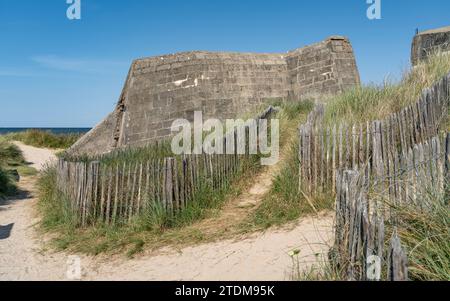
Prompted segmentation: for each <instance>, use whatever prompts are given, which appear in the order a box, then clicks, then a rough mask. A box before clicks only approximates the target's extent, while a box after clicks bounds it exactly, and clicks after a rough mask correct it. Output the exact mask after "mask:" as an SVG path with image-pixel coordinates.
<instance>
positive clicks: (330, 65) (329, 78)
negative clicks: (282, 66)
mask: <svg viewBox="0 0 450 301" xmlns="http://www.w3.org/2000/svg"><path fill="white" fill-rule="evenodd" d="M286 61H287V64H288V72H289V77H290V80H291V94H292V97H291V98H293V99H299V98H304V97H313V98H318V97H321V96H324V95H325V94H331V95H334V94H337V93H340V92H342V91H344V90H345V89H348V88H349V87H352V86H355V85H359V84H360V78H359V72H358V68H357V66H356V60H355V57H354V55H353V48H352V46H351V44H350V42H349V40H348V39H346V38H344V37H340V36H335V37H330V38H328V39H327V40H325V41H323V42H320V43H317V44H314V45H311V46H308V47H305V48H301V49H297V50H294V51H292V52H289V53H288V55H287V57H286Z"/></svg>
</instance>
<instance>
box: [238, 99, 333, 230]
mask: <svg viewBox="0 0 450 301" xmlns="http://www.w3.org/2000/svg"><path fill="white" fill-rule="evenodd" d="M279 106H280V108H281V112H280V113H279V119H280V148H281V158H280V160H281V163H280V164H281V169H280V172H279V173H278V174H277V175H276V176H275V179H274V181H273V186H272V189H271V191H270V192H269V193H268V194H267V195H266V196H265V198H264V199H263V202H262V204H261V205H260V206H259V207H258V209H257V210H256V211H255V212H254V213H253V214H252V215H251V216H250V217H249V219H248V220H247V221H246V222H245V223H244V224H243V225H242V227H243V229H245V230H255V229H266V228H269V227H271V226H274V225H282V224H284V223H287V222H290V221H294V220H297V219H298V218H299V217H300V216H302V215H307V214H310V213H315V212H319V211H321V210H325V209H331V208H332V204H333V199H332V198H331V197H327V196H324V197H323V198H321V199H320V200H319V199H316V200H314V204H313V205H312V203H311V200H308V199H307V198H306V196H304V195H302V194H301V193H300V192H299V191H298V189H297V188H298V178H299V174H298V172H299V161H298V147H299V145H298V131H297V129H298V125H299V124H301V123H303V122H305V121H306V117H307V116H308V114H309V112H310V111H311V110H312V109H313V107H314V104H313V103H312V102H311V101H303V102H300V103H295V102H289V103H286V104H279Z"/></svg>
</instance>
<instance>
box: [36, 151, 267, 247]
mask: <svg viewBox="0 0 450 301" xmlns="http://www.w3.org/2000/svg"><path fill="white" fill-rule="evenodd" d="M257 162H259V161H257V160H256V159H255V160H251V161H248V162H246V164H245V165H244V166H242V168H241V171H240V173H239V174H238V175H237V177H236V178H235V179H234V180H233V181H231V183H230V184H229V185H228V186H226V187H224V188H223V189H221V190H219V191H217V190H212V189H211V188H210V187H209V186H207V185H205V186H204V187H203V188H201V189H200V190H199V192H197V193H196V195H195V202H191V203H190V204H189V206H188V207H187V208H186V209H185V210H183V211H181V212H179V213H178V214H176V215H173V216H172V215H169V214H167V213H166V211H165V210H163V208H161V207H160V206H157V205H155V206H151V207H149V208H147V209H146V210H144V212H142V214H141V215H139V216H137V217H136V218H134V219H133V220H132V221H131V222H129V223H127V224H121V225H106V224H97V225H95V226H93V227H89V228H87V229H80V228H79V227H77V222H76V220H75V219H74V216H73V214H72V212H71V208H70V203H69V200H67V199H65V198H64V196H63V195H62V194H61V193H59V192H58V190H57V189H56V185H55V182H56V170H55V168H48V169H47V170H45V171H43V172H42V175H41V177H40V179H39V181H38V189H39V193H40V195H39V209H40V212H41V214H42V216H43V220H42V228H43V230H44V231H50V232H53V233H56V234H57V238H56V239H54V240H53V244H54V247H56V248H57V249H59V250H71V251H76V252H83V253H87V254H92V255H97V254H100V253H103V252H109V253H111V252H116V253H122V252H125V253H126V254H127V255H128V256H133V255H134V254H136V253H138V252H140V251H142V250H143V248H144V247H147V248H153V249H156V248H159V247H162V246H166V245H168V244H172V245H177V244H185V243H190V242H198V241H203V240H204V239H206V238H205V237H204V236H203V235H202V234H201V233H199V232H197V231H196V230H195V229H191V228H189V226H190V225H192V224H194V223H195V222H197V221H199V220H202V219H205V218H208V217H211V216H214V215H215V214H216V213H217V212H218V211H219V210H220V209H221V207H222V206H223V204H224V203H225V201H226V200H227V198H229V197H231V196H235V195H237V194H239V191H240V182H241V181H242V179H244V178H246V177H249V176H250V175H251V174H254V173H256V171H257V170H258V168H259V166H258V164H257Z"/></svg>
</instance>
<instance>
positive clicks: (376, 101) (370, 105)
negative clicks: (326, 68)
mask: <svg viewBox="0 0 450 301" xmlns="http://www.w3.org/2000/svg"><path fill="white" fill-rule="evenodd" d="M449 72H450V54H441V55H436V56H432V57H430V59H429V60H428V61H427V62H422V63H420V64H419V65H418V66H416V67H415V68H414V69H411V70H407V71H405V72H404V75H403V77H402V79H401V81H400V82H399V83H393V82H390V81H386V82H385V83H383V84H382V85H379V86H376V85H368V86H361V87H357V88H355V89H353V90H350V91H347V92H345V93H343V94H341V95H338V96H336V97H333V98H330V99H328V100H327V109H326V112H325V122H326V123H327V124H329V125H333V124H336V123H340V122H343V121H345V122H347V123H351V122H354V123H364V122H366V121H371V120H380V119H383V118H384V117H386V116H388V115H390V114H392V113H394V112H398V111H400V110H401V109H403V108H404V107H406V106H408V105H410V104H413V103H415V102H416V101H417V100H418V99H419V97H420V95H421V93H422V91H423V90H424V89H425V88H428V87H431V86H432V85H433V84H434V83H435V82H437V81H438V80H439V79H441V78H442V77H444V76H445V75H447V74H448V73H449Z"/></svg>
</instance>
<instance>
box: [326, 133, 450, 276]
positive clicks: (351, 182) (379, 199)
mask: <svg viewBox="0 0 450 301" xmlns="http://www.w3.org/2000/svg"><path fill="white" fill-rule="evenodd" d="M443 140H445V143H443V144H441V142H440V139H439V137H434V138H432V139H431V140H429V141H426V142H424V143H420V144H418V145H415V146H413V148H411V149H409V150H408V151H407V152H406V153H405V154H401V155H399V156H398V157H396V158H394V160H393V162H397V165H393V166H397V167H398V168H397V169H396V168H391V169H387V170H385V174H384V175H383V176H382V177H381V178H373V177H372V178H370V174H368V173H367V166H365V167H363V168H360V169H359V170H340V171H338V172H337V179H336V225H335V243H334V247H333V249H332V252H331V255H332V262H333V263H334V264H336V265H337V266H338V267H339V268H340V269H341V270H342V271H343V273H344V277H345V278H346V279H348V280H394V281H399V280H408V265H407V263H408V260H407V256H406V253H405V251H404V248H402V246H401V242H400V239H399V237H398V235H397V232H396V230H395V225H396V223H397V218H398V217H397V216H396V213H395V210H388V208H397V207H398V206H405V205H407V206H412V207H413V208H415V209H417V210H419V211H420V210H429V209H430V207H429V206H428V204H427V203H426V202H425V201H424V200H426V199H427V198H428V197H429V196H433V197H436V199H444V200H445V199H448V198H449V194H448V191H446V187H448V184H449V183H450V133H448V134H447V135H446V137H445V139H443ZM441 149H442V150H443V151H441ZM386 221H388V222H389V224H390V225H393V226H394V231H393V233H392V238H391V240H390V244H389V246H388V247H387V248H386V245H385V240H386V235H388V234H387V233H385V222H386ZM373 255H375V256H376V257H375V258H378V259H379V260H380V267H381V269H379V272H381V273H379V274H378V275H375V274H371V273H370V270H371V268H372V267H373V264H374V262H370V261H371V260H374V257H373ZM382 277H384V278H382Z"/></svg>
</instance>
